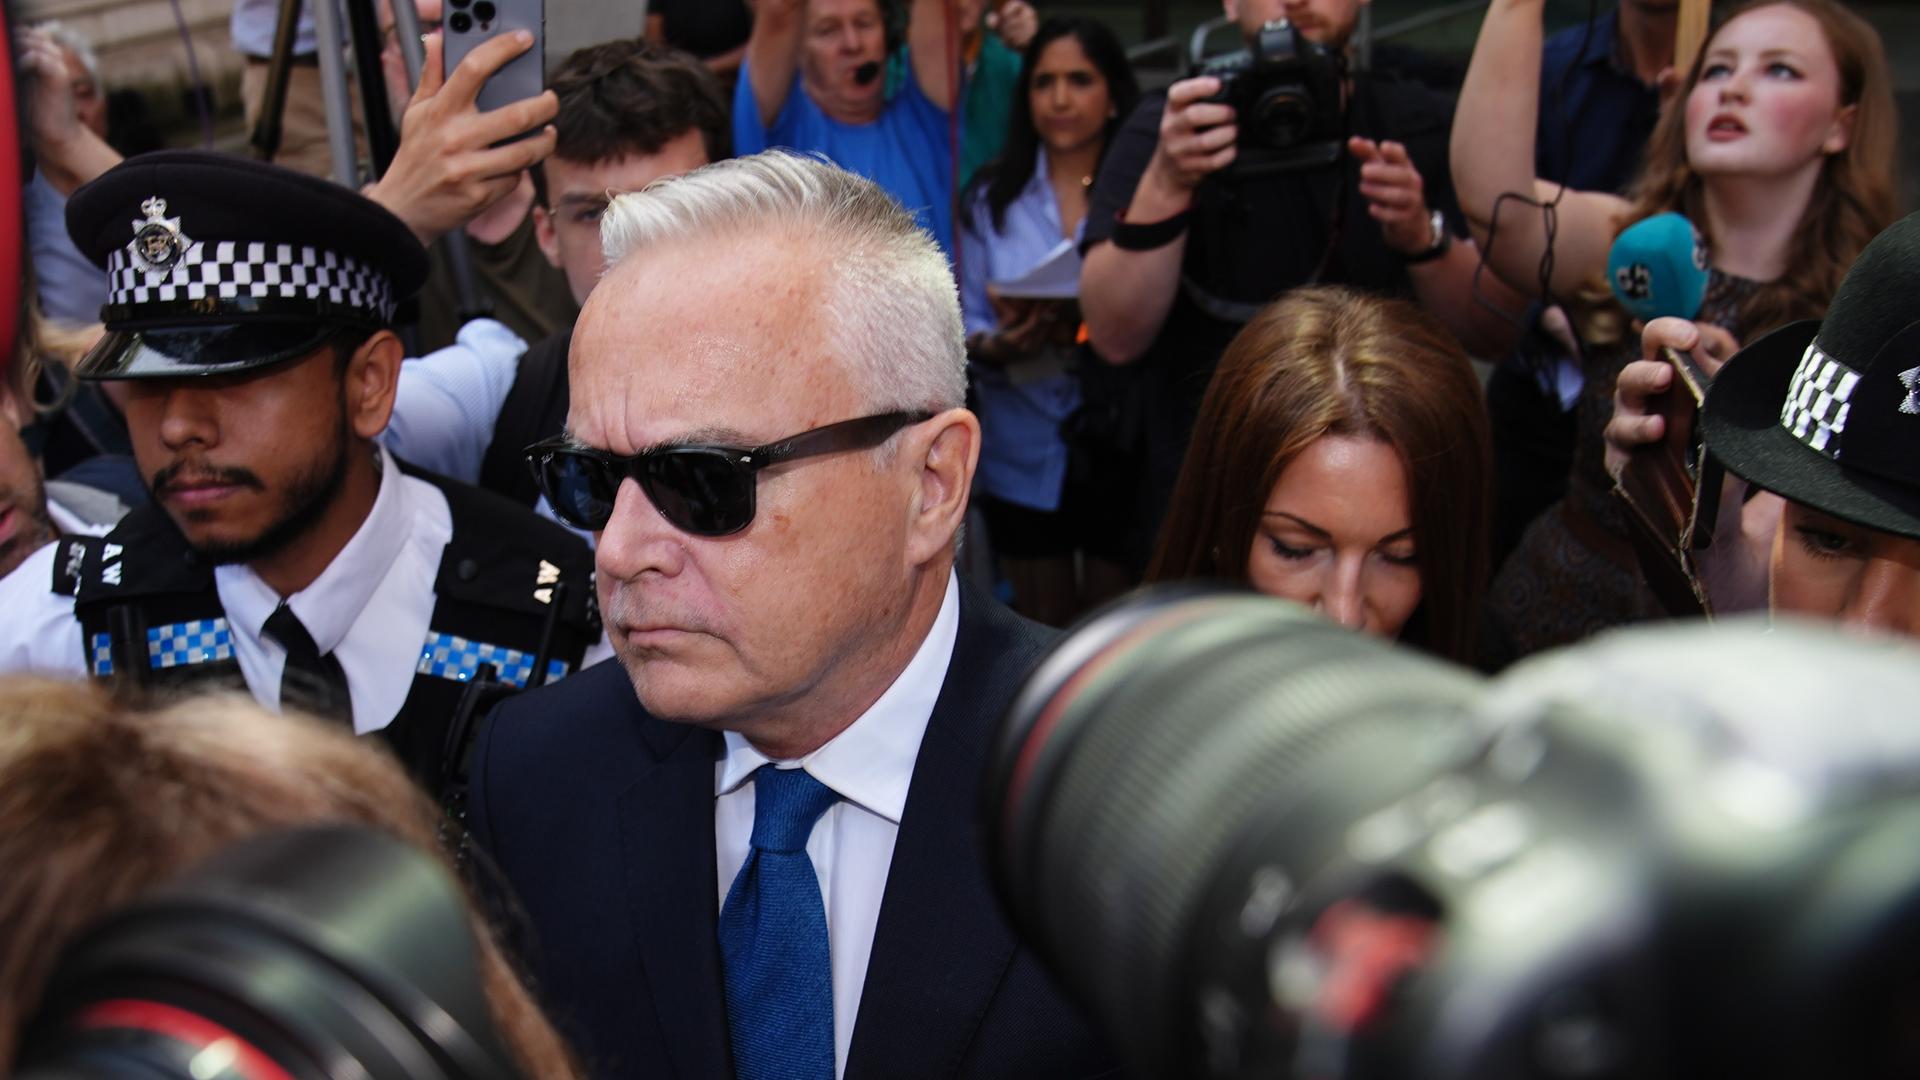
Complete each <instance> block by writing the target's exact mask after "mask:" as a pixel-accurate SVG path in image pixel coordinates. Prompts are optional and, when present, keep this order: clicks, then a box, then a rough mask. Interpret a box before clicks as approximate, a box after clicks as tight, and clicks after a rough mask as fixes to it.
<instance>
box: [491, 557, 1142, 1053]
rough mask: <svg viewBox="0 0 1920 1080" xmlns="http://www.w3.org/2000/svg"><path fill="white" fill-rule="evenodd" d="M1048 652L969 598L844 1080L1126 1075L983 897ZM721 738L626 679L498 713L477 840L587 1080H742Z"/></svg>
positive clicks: (618, 672) (919, 772)
mask: <svg viewBox="0 0 1920 1080" xmlns="http://www.w3.org/2000/svg"><path fill="white" fill-rule="evenodd" d="M1056 636H1057V635H1056V634H1055V632H1053V631H1050V630H1048V629H1046V628H1044V627H1042V626H1040V625H1039V624H1037V623H1033V622H1029V621H1027V620H1025V619H1022V618H1020V617H1019V616H1017V615H1015V614H1013V613H1012V612H1010V611H1008V610H1007V609H1006V608H1005V607H1003V606H1001V605H1000V604H999V603H997V602H995V601H994V600H992V599H991V598H989V597H987V596H985V595H984V594H982V593H980V592H978V591H977V590H974V589H972V588H970V587H968V586H967V585H965V584H962V585H961V587H960V628H959V633H958V636H957V638H956V639H955V641H954V646H953V658H952V661H951V663H950V664H949V665H948V667H947V677H946V681H945V683H944V684H943V685H942V687H941V690H940V696H939V698H938V700H937V701H936V702H935V704H934V707H933V713H932V716H931V717H930V718H929V719H928V721H927V729H926V735H925V737H924V738H923V739H922V740H921V742H920V752H919V756H918V757H917V758H916V759H915V762H914V767H913V777H912V780H911V782H910V785H909V787H908V789H907V800H906V812H905V814H904V815H903V816H902V817H901V819H900V831H899V835H898V838H897V840H896V841H895V844H894V849H893V861H892V863H891V864H890V865H889V867H888V870H887V880H886V887H885V892H884V894H883V896H882V899H881V901H880V912H879V917H878V921H877V923H876V925H875V927H874V935H873V948H872V952H871V953H870V954H869V958H868V961H867V978H866V983H865V987H864V989H863V990H862V992H861V995H860V1009H859V1014H858V1017H857V1019H856V1021H855V1024H854V1028H853V1042H852V1045H851V1046H850V1047H849V1048H848V1050H847V1059H846V1069H845V1072H846V1080H869V1078H875V1077H888V1078H891V1077H914V1078H921V1077H942V1078H946V1080H986V1078H990V1077H992V1078H998V1077H1074V1076H1088V1075H1093V1074H1099V1075H1117V1073H1116V1072H1114V1071H1113V1070H1114V1062H1113V1061H1112V1059H1111V1056H1110V1052H1109V1051H1108V1049H1107V1047H1106V1042H1105V1040H1104V1039H1102V1038H1101V1037H1100V1036H1099V1035H1098V1034H1097V1033H1096V1032H1095V1031H1093V1030H1092V1029H1091V1028H1090V1026H1089V1025H1088V1023H1087V1020H1086V1018H1085V1017H1084V1016H1082V1015H1081V1013H1080V1011H1079V1010H1078V1009H1077V1008H1075V1007H1074V1006H1073V1005H1072V1004H1070V1003H1069V1002H1068V1001H1067V1000H1066V999H1065V998H1064V997H1062V996H1061V994H1060V992H1059V990H1058V988H1056V987H1055V986H1054V983H1053V979H1052V977H1051V976H1050V975H1048V974H1047V972H1046V971H1045V970H1044V969H1043V968H1042V967H1041V965H1040V963H1039V961H1038V959H1037V958H1036V957H1035V956H1034V955H1033V953H1032V951H1031V950H1030V949H1028V948H1027V947H1026V946H1025V945H1023V944H1022V943H1021V942H1020V941H1019V939H1018V938H1016V937H1015V936H1014V933H1013V930H1012V928H1011V927H1009V926H1008V925H1007V923H1006V919H1005V916H1004V915H1003V914H1002V913H1001V909H1000V905H999V904H998V903H997V902H996V901H995V899H994V896H993V890H992V888H991V886H990V885H989V883H988V881H987V874H986V866H987V860H986V855H985V852H984V851H983V850H982V847H981V844H982V840H981V836H980V829H979V827H978V821H979V806H978V803H979V800H980V775H981V772H982V771H983V770H984V769H985V768H986V763H987V761H988V758H989V755H990V753H991V752H992V749H993V739H992V735H993V729H994V726H995V724H996V722H997V721H998V719H999V717H1000V714H1001V713H1002V712H1003V711H1004V710H1005V709H1006V707H1007V705H1008V704H1009V703H1010V702H1011V701H1012V699H1013V695H1014V692H1015V691H1016V690H1018V689H1019V687H1020V684H1021V682H1022V680H1023V679H1025V678H1026V676H1027V675H1028V673H1029V672H1031V671H1032V670H1033V667H1034V665H1035V664H1037V663H1038V662H1039V661H1040V657H1041V654H1042V652H1043V651H1044V650H1045V649H1046V647H1047V646H1048V645H1049V644H1050V643H1051V642H1052V641H1053V640H1055V638H1056ZM724 746H725V742H724V740H723V739H722V737H721V733H720V732H719V731H717V730H715V729H712V728H707V727H701V726H697V725H694V724H685V723H674V722H671V721H666V720H662V719H660V718H658V717H655V716H652V715H650V714H649V713H648V712H647V711H646V709H645V708H644V707H642V706H641V704H640V701H639V699H638V698H637V697H636V696H635V694H634V689H633V682H632V680H630V679H629V678H628V677H627V672H626V669H625V668H623V667H622V666H620V665H619V664H617V663H604V664H597V665H595V666H594V667H593V668H592V669H591V670H589V671H586V672H584V673H582V674H581V675H580V676H579V677H578V678H573V679H567V680H565V681H564V682H562V683H560V684H559V685H558V686H554V687H549V688H545V689H542V690H540V691H538V692H536V693H533V694H527V695H523V696H521V697H519V698H515V699H512V700H509V701H507V702H506V703H504V704H502V705H501V706H500V707H499V708H498V709H496V710H495V711H494V712H493V713H492V714H491V716H490V717H489V718H488V720H487V723H486V726H485V728H484V729H483V730H482V732H481V734H480V738H479V740H478V742H477V744H476V746H475V750H474V756H473V787H472V799H471V802H470V814H469V823H470V826H471V828H472V834H473V839H474V841H475V842H476V843H477V844H478V845H479V846H480V847H481V848H482V849H484V850H485V851H487V852H488V853H489V854H491V855H492V857H493V859H494V861H495V862H496V864H497V865H498V866H499V868H500V871H501V873H502V874H503V875H504V876H505V879H506V881H507V883H508V884H510V885H511V886H512V888H513V890H514V892H515V893H517V894H518V896H519V898H520V900H521V901H522V903H523V905H524V910H525V912H526V915H527V918H528V919H529V921H530V922H531V924H532V927H533V929H534V931H535V932H536V933H537V934H538V938H539V940H538V943H537V947H536V948H534V949H533V950H532V955H531V957H530V958H529V959H530V961H531V964H532V967H533V969H534V972H535V974H536V976H537V979H538V984H539V986H540V988H541V1001H542V1004H543V1005H545V1006H546V1008H547V1010H548V1013H549V1015H551V1016H552V1017H553V1019H554V1023H555V1024H556V1025H558V1026H559V1027H560V1028H561V1030H562V1031H564V1032H566V1034H567V1035H568V1036H569V1037H570V1038H571V1039H572V1041H573V1044H574V1046H575V1047H577V1048H578V1049H579V1051H580V1055H581V1058H582V1059H583V1061H584V1063H585V1065H586V1071H587V1072H588V1073H589V1074H590V1075H593V1076H596V1077H602V1078H612V1077H647V1078H649V1080H651V1078H655V1077H678V1078H680V1080H711V1078H714V1077H728V1076H732V1075H733V1070H732V1068H731V1066H730V1062H729V1052H728V1039H727V1028H726V1024H727V1011H726V1008H725V1005H724V995H723V986H722V980H721V965H720V949H719V941H718V938H717V936H716V935H717V930H716V925H717V922H716V921H717V918H718V913H719V906H720V905H719V902H718V897H717V896H716V895H715V885H716V882H717V880H718V873H719V871H718V865H717V858H718V857H717V854H716V852H715V839H714V836H715V834H714V790H713V782H714V780H713V778H714V761H715V759H716V758H717V757H718V756H719V755H721V754H722V753H723V752H724Z"/></svg>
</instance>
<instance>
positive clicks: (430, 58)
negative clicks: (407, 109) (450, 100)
mask: <svg viewBox="0 0 1920 1080" xmlns="http://www.w3.org/2000/svg"><path fill="white" fill-rule="evenodd" d="M420 44H421V48H422V51H423V53H424V56H423V58H422V59H421V61H420V85H418V86H416V87H414V88H413V100H415V101H425V100H426V99H428V98H430V97H432V96H433V95H435V94H437V93H439V92H440V87H441V86H442V85H444V84H445V83H446V81H447V79H446V73H445V72H443V71H441V70H440V68H441V65H442V64H444V63H445V62H446V61H445V56H446V41H445V39H443V38H442V37H441V36H440V32H439V31H437V30H436V31H434V32H433V33H431V34H427V35H426V36H424V37H422V38H421V39H420Z"/></svg>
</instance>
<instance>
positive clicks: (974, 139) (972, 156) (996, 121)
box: [960, 34, 1020, 190]
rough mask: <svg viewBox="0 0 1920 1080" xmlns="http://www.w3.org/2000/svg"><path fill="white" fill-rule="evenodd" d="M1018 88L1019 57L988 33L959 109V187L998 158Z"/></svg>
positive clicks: (1010, 120)
mask: <svg viewBox="0 0 1920 1080" xmlns="http://www.w3.org/2000/svg"><path fill="white" fill-rule="evenodd" d="M1019 88H1020V54H1019V53H1017V52H1014V51H1013V50H1012V49H1009V48H1007V46H1006V43H1005V42H1002V41H1001V40H1000V36H999V35H998V34H988V35H987V36H986V40H985V41H984V42H983V43H982V44H981V46H980V60H979V62H978V63H976V64H974V66H973V78H972V79H970V80H969V81H968V83H967V94H966V102H965V104H964V106H963V108H962V110H961V113H960V119H961V128H960V184H961V187H962V189H963V190H964V189H965V186H966V184H967V183H968V182H969V181H971V180H972V179H973V174H974V172H975V171H977V170H978V169H979V168H980V166H982V165H985V164H986V163H987V162H989V161H992V160H993V159H994V158H997V157H999V156H1000V148H1001V147H1003V146H1005V145H1006V142H1007V125H1008V124H1009V123H1011V122H1012V118H1013V108H1014V100H1013V97H1014V93H1015V92H1016V91H1018V90H1019Z"/></svg>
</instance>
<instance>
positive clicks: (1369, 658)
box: [985, 587, 1475, 1076]
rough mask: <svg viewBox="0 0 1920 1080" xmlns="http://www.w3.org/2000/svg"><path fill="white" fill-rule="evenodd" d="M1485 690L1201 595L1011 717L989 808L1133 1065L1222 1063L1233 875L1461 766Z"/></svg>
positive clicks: (1276, 612) (1132, 620)
mask: <svg viewBox="0 0 1920 1080" xmlns="http://www.w3.org/2000/svg"><path fill="white" fill-rule="evenodd" d="M1474 686H1475V679H1474V677H1473V676H1471V675H1468V674H1466V673H1464V672H1459V671H1456V670H1453V669H1451V668H1448V667H1445V666H1444V665H1441V664H1439V663H1437V662H1433V661H1429V660H1426V659H1423V658H1420V657H1418V656H1415V655H1412V654H1407V653H1398V652H1393V651H1391V650H1389V649H1388V648H1387V647H1386V646H1385V645H1383V644H1381V643H1378V642H1375V641H1372V640H1370V639H1367V638H1364V637H1361V636H1359V635H1355V634H1353V633H1351V632H1348V631H1346V630H1342V629H1340V628H1339V627H1336V626H1333V625H1331V624H1328V623H1326V622H1324V621H1323V620H1321V619H1319V618H1317V617H1315V616H1313V615H1311V614H1310V613H1308V612H1306V611H1305V610H1304V609H1300V608H1297V607H1295V606H1293V605H1290V604H1286V603H1284V602H1280V601H1275V600H1272V599H1270V598H1265V597H1256V596H1251V595H1247V594H1243V593H1226V592H1221V591H1218V590H1205V589H1195V588H1192V587H1184V588H1174V589H1171V590H1162V591H1158V592H1150V593H1147V594H1145V595H1143V596H1139V597H1136V598H1132V599H1129V600H1125V601H1122V602H1120V603H1119V604H1117V605H1115V606H1113V607H1110V608H1108V609H1106V610H1104V611H1103V612H1101V613H1100V614H1098V615H1096V616H1095V617H1094V618H1093V619H1091V620H1090V621H1089V622H1088V623H1087V624H1085V625H1084V626H1083V627H1082V628H1081V629H1079V630H1077V631H1076V632H1075V633H1074V634H1073V635H1072V636H1071V637H1069V638H1068V639H1067V640H1066V642H1064V643H1063V644H1062V645H1061V646H1060V647H1059V648H1058V649H1057V650H1056V651H1055V652H1054V653H1053V654H1052V655H1050V656H1049V657H1048V658H1047V659H1046V660H1045V661H1044V662H1043V663H1042V664H1041V665H1040V667H1039V668H1038V669H1037V670H1036V672H1035V674H1034V675H1033V677H1032V678H1031V679H1030V680H1029V682H1028V683H1027V685H1026V686H1025V687H1024V688H1023V690H1022V692H1021V694H1020V695H1019V696H1018V697H1017V698H1016V699H1015V702H1014V705H1013V706H1012V708H1011V709H1010V710H1009V712H1008V715H1007V718H1006V722H1005V725H1004V726H1003V728H1002V736H1003V738H1002V742H1001V744H1000V746H999V753H998V758H997V763H996V768H995V770H994V774H993V776H992V777H991V778H990V780H989V790H988V792H987V798H986V800H985V805H986V807H987V808H988V809H987V812H988V814H989V823H988V827H989V828H990V829H991V837H992V841H991V842H992V844H993V846H994V848H995V850H996V853H997V859H996V866H995V870H996V873H997V874H998V880H999V882H1000V885H1001V888H1002V894H1003V896H1004V897H1005V898H1006V901H1007V903H1008V906H1009V908H1010V909H1011V911H1012V913H1013V917H1014V919H1015V921H1016V923H1017V924H1018V925H1019V926H1020V927H1021V928H1022V930H1023V931H1025V933H1026V934H1027V936H1028V938H1029V940H1032V941H1034V942H1035V943H1036V945H1037V947H1038V948H1039V949H1040V950H1041V951H1042V953H1043V955H1049V956H1053V957H1058V958H1061V959H1062V960H1065V961H1067V962H1066V963H1064V964H1057V965H1056V966H1064V968H1065V969H1066V970H1068V971H1069V972H1070V973H1071V978H1072V981H1073V983H1074V986H1073V987H1072V989H1073V990H1074V991H1075V992H1076V993H1077V994H1078V995H1079V996H1080V998H1081V1000H1082V1001H1085V1002H1089V1003H1091V1005H1092V1007H1093V1011H1094V1013H1095V1014H1096V1015H1097V1016H1098V1017H1100V1018H1101V1019H1102V1020H1103V1021H1104V1022H1105V1024H1106V1027H1107V1029H1108V1031H1109V1033H1110V1034H1111V1036H1112V1037H1113V1038H1115V1039H1116V1040H1117V1041H1118V1042H1119V1043H1120V1044H1122V1047H1123V1051H1124V1054H1123V1056H1124V1057H1125V1059H1126V1060H1128V1061H1130V1062H1136V1063H1146V1064H1147V1065H1148V1066H1149V1068H1147V1069H1146V1070H1145V1071H1146V1073H1147V1074H1148V1075H1169V1076H1171V1075H1186V1074H1187V1073H1188V1072H1189V1071H1190V1070H1191V1069H1192V1067H1193V1063H1194V1062H1196V1061H1197V1060H1199V1059H1200V1057H1201V1054H1202V1052H1203V1046H1202V1043H1203V1033H1202V1031H1201V1025H1200V1020H1199V1017H1197V1016H1196V1015H1195V1012H1194V1010H1193V1008H1191V1007H1190V1005H1189V1003H1190V1002H1192V1001H1194V1000H1196V999H1198V998H1199V997H1200V996H1201V994H1200V989H1201V984H1202V983H1204V982H1206V981H1208V980H1209V979H1211V978H1213V977H1214V973H1210V972H1208V971H1207V970H1205V969H1206V968H1207V967H1208V964H1209V961H1208V960H1207V959H1206V958H1207V957H1209V956H1211V955H1213V954H1214V953H1216V952H1217V948H1216V946H1215V944H1214V943H1213V939H1211V938H1209V937H1208V934H1209V933H1210V931H1211V928H1213V927H1215V926H1217V925H1219V924H1220V922H1221V921H1222V920H1223V919H1226V920H1228V921H1231V918H1232V916H1231V915H1228V914H1224V913H1222V912H1217V911H1212V910H1209V908H1208V905H1209V904H1210V903H1211V904H1218V903H1222V902H1223V901H1221V900H1219V899H1218V898H1217V897H1216V896H1215V894H1216V893H1217V892H1219V889H1220V886H1219V885H1218V884H1217V883H1218V882H1219V881H1220V879H1221V878H1222V877H1223V872H1225V871H1227V870H1228V867H1229V863H1231V862H1233V861H1234V860H1237V859H1239V858H1241V857H1242V854H1243V851H1244V849H1245V847H1246V844H1247V843H1248V841H1249V839H1250V838H1251V837H1252V836H1254V835H1257V834H1261V833H1264V832H1265V831H1266V830H1267V829H1268V828H1269V827H1270V826H1271V825H1273V824H1274V823H1276V822H1281V823H1284V822H1287V821H1289V820H1293V819H1294V818H1296V817H1297V816H1299V815H1305V814H1308V813H1311V814H1312V815H1314V816H1316V817H1317V816H1319V815H1321V814H1325V813H1328V812H1331V813H1332V814H1333V816H1335V817H1338V816H1340V815H1341V814H1345V813H1348V812H1349V811H1350V812H1351V816H1353V817H1357V816H1359V815H1360V814H1362V813H1364V811H1365V810H1366V809H1367V808H1369V807H1372V806H1375V805H1378V803H1379V802H1380V801H1384V799H1385V798H1387V797H1389V794H1385V793H1383V792H1382V791H1381V790H1379V789H1380V788H1383V787H1384V788H1386V789H1389V791H1398V790H1401V789H1404V788H1406V787H1408V786H1411V785H1415V784H1417V783H1419V782H1420V781H1421V780H1422V779H1424V778H1426V777H1428V776H1430V775H1431V774H1432V772H1433V771H1434V770H1435V769H1436V768H1438V767H1440V766H1441V764H1443V763H1442V762H1438V761H1428V760H1425V759H1424V757H1423V756H1422V751H1421V750H1420V744H1421V743H1422V742H1423V741H1425V740H1429V739H1431V738H1432V736H1433V735H1434V733H1436V732H1440V731H1444V730H1448V729H1447V727H1446V725H1445V724H1441V725H1435V724H1434V723H1433V721H1434V719H1435V718H1436V717H1444V716H1445V715H1447V714H1449V713H1450V712H1452V711H1454V709H1455V708H1456V706H1457V705H1458V704H1459V703H1461V702H1463V701H1465V700H1466V699H1467V698H1468V696H1469V695H1470V694H1471V693H1472V691H1473V689H1474ZM1396 755H1399V756H1401V757H1402V760H1399V761H1395V760H1394V758H1395V756H1396ZM1365 761H1374V762H1378V763H1381V764H1382V766H1383V767H1381V768H1378V769H1371V770H1369V769H1366V768H1364V766H1362V764H1361V763H1362V762H1365ZM1356 769H1357V770H1358V771H1357V772H1356ZM1356 775H1358V776H1360V777H1362V778H1364V780H1363V782H1361V783H1358V784H1353V783H1352V781H1351V780H1345V781H1344V782H1346V783H1348V784H1350V785H1351V786H1352V791H1351V792H1350V798H1342V797H1339V796H1336V797H1335V798H1334V800H1333V801H1332V802H1331V803H1329V802H1328V801H1326V800H1325V799H1324V798H1320V799H1315V800H1309V801H1308V802H1307V803H1306V806H1307V809H1303V803H1302V801H1301V796H1303V795H1304V794H1305V793H1306V792H1307V791H1308V790H1309V789H1310V788H1323V786H1324V782H1325V781H1326V780H1328V779H1329V778H1351V777H1353V776H1356ZM1323 794H1324V792H1323ZM1306 832H1307V833H1309V834H1312V835H1316V836H1318V835H1326V833H1324V832H1323V831H1322V830H1318V829H1308V830H1306ZM1331 835H1336V836H1337V835H1339V834H1338V832H1337V831H1334V832H1333V833H1331ZM1316 869H1317V868H1316V867H1314V866H1304V865H1303V866H1300V867H1295V868H1294V876H1295V878H1296V879H1298V880H1301V881H1305V880H1307V879H1309V878H1311V877H1313V876H1314V872H1315V870H1316ZM1226 876H1232V875H1231V874H1227V875H1226ZM1231 889H1232V886H1228V891H1231Z"/></svg>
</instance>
